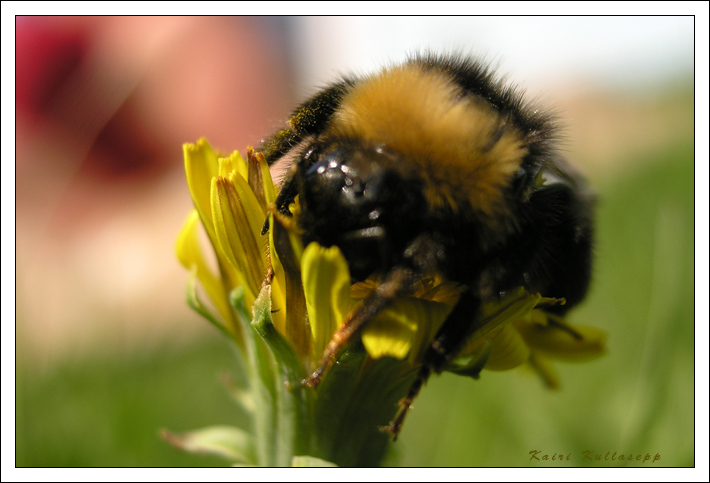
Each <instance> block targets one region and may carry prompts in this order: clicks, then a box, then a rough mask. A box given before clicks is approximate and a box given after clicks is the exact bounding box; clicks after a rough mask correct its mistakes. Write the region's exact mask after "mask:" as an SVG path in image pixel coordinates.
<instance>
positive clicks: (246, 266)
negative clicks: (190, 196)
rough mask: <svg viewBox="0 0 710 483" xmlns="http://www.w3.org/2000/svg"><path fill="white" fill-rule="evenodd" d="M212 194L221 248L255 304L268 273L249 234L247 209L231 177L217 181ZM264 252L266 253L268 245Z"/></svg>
mask: <svg viewBox="0 0 710 483" xmlns="http://www.w3.org/2000/svg"><path fill="white" fill-rule="evenodd" d="M211 191H212V196H211V199H212V216H213V218H214V230H215V233H216V238H217V242H218V245H217V247H218V248H219V249H220V252H221V254H223V256H224V257H225V258H226V259H227V260H228V261H229V263H230V264H231V265H232V266H233V267H234V268H235V269H236V271H237V274H238V276H239V278H240V280H241V281H242V283H243V284H244V285H245V289H246V290H247V293H248V297H247V303H248V304H251V303H252V302H253V301H254V298H255V297H256V295H257V294H258V293H259V290H260V288H261V282H262V280H263V277H264V273H265V268H264V263H263V262H262V260H261V254H260V247H259V245H258V243H257V241H256V240H255V239H254V235H253V234H252V233H250V232H249V229H248V224H247V223H246V221H245V218H246V215H245V213H244V208H243V206H242V204H241V203H240V200H239V198H238V197H237V196H236V194H235V189H234V185H233V184H232V182H231V181H229V180H228V179H227V178H222V177H219V178H213V179H212V183H211ZM261 249H262V250H265V246H262V247H261Z"/></svg>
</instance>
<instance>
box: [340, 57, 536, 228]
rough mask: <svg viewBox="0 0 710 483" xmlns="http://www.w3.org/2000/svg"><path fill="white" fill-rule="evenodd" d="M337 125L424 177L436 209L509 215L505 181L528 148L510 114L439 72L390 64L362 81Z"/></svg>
mask: <svg viewBox="0 0 710 483" xmlns="http://www.w3.org/2000/svg"><path fill="white" fill-rule="evenodd" d="M331 129H332V132H334V133H336V134H337V135H339V136H345V137H352V138H355V139H362V140H365V141H366V142H371V143H373V144H383V145H385V146H386V147H387V148H389V149H391V150H394V151H396V152H397V153H399V154H400V155H401V157H402V159H405V160H407V162H406V163H401V164H406V165H403V166H398V167H396V169H401V170H402V172H403V173H411V172H413V171H414V172H415V173H418V174H419V175H420V177H421V178H422V180H423V181H424V186H425V195H426V198H427V200H428V202H429V204H430V207H431V208H432V209H433V210H437V209H442V208H443V209H450V210H454V211H461V210H464V209H468V210H473V212H475V213H478V214H479V215H483V217H484V218H489V219H490V218H491V217H496V216H498V215H501V214H505V213H506V211H507V209H506V206H505V200H504V199H503V196H504V192H503V189H504V187H505V186H506V185H507V184H509V183H510V181H511V179H512V176H513V174H514V173H515V172H517V171H518V169H519V168H520V163H521V161H522V159H523V157H524V156H525V155H526V154H527V148H526V146H525V143H524V141H523V139H522V138H521V134H520V133H519V132H518V131H517V130H516V129H515V128H514V127H512V125H511V124H510V123H509V122H507V119H505V118H504V117H502V116H501V115H499V114H498V113H497V111H495V110H494V109H493V108H492V107H490V106H488V105H487V104H486V103H485V102H483V101H482V100H477V99H474V98H472V97H471V96H463V97H462V94H461V89H460V88H459V87H458V86H457V85H456V84H455V83H454V82H453V81H452V80H451V79H450V78H448V76H447V75H446V74H444V73H442V72H437V71H428V70H424V69H422V68H421V67H419V66H416V65H404V66H399V67H393V68H390V69H387V70H385V71H384V72H382V73H380V74H377V75H376V76H373V77H370V78H368V79H365V80H364V81H363V82H361V83H359V84H357V85H356V86H355V87H354V88H353V89H352V90H351V91H350V92H349V93H348V94H347V95H346V96H345V97H344V98H343V101H342V104H341V106H340V108H339V110H338V111H337V112H336V114H335V115H334V118H333V121H332V124H331Z"/></svg>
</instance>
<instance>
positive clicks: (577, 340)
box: [516, 323, 606, 361]
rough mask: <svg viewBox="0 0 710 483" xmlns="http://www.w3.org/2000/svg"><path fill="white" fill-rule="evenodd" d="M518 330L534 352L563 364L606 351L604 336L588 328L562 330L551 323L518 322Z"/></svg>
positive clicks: (600, 332)
mask: <svg viewBox="0 0 710 483" xmlns="http://www.w3.org/2000/svg"><path fill="white" fill-rule="evenodd" d="M516 325H517V328H518V331H519V332H520V334H521V335H522V337H523V339H525V342H526V343H527V344H528V345H529V346H530V348H531V349H533V350H534V351H535V352H536V353H539V354H542V355H544V356H547V357H551V358H555V359H562V360H566V361H585V360H589V359H593V358H595V357H598V356H600V355H602V354H604V352H605V351H606V347H605V343H606V334H605V333H604V332H603V331H601V330H599V329H595V328H592V327H576V326H575V327H574V330H573V331H570V330H566V329H564V328H561V327H559V326H557V325H555V324H548V325H547V326H543V325H540V324H536V323H518V324H516Z"/></svg>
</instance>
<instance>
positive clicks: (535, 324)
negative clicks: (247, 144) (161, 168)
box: [177, 139, 604, 380]
mask: <svg viewBox="0 0 710 483" xmlns="http://www.w3.org/2000/svg"><path fill="white" fill-rule="evenodd" d="M184 153H185V170H186V173H187V180H188V186H189V188H190V193H191V195H192V198H193V201H194V203H195V211H194V212H193V213H192V214H191V215H190V217H189V218H188V221H187V222H186V224H185V228H184V229H183V232H182V233H181V235H180V237H179V241H178V250H177V251H178V258H179V259H180V261H181V262H182V263H183V265H185V266H186V267H187V268H190V269H191V270H193V271H194V274H195V276H196V277H197V279H198V280H199V281H200V283H201V284H202V286H203V287H204V289H205V291H206V292H207V294H208V296H209V297H210V299H211V300H212V302H213V304H214V305H215V306H216V308H217V310H218V312H219V314H220V315H221V317H222V319H223V321H224V323H225V324H226V325H227V326H228V328H229V330H230V332H233V333H236V332H238V331H237V327H236V325H235V324H234V321H233V319H234V315H233V314H232V313H231V311H230V309H229V305H228V303H227V298H228V293H229V292H231V290H233V289H234V288H236V287H237V286H242V287H244V290H245V299H246V303H247V304H248V305H249V306H250V305H251V304H252V303H253V302H254V300H255V299H256V297H257V296H258V295H259V292H260V291H261V290H262V287H263V286H264V285H267V284H268V285H270V291H271V304H272V312H273V315H272V317H273V323H274V325H275V327H276V328H277V330H278V331H279V332H280V333H281V334H282V335H283V336H285V337H286V339H287V340H289V342H290V343H291V344H292V345H293V347H294V349H295V351H296V352H297V353H298V354H300V355H301V356H303V357H304V358H305V359H306V360H307V361H308V362H310V364H309V366H310V367H312V365H313V364H314V363H315V362H316V361H318V360H319V358H320V355H321V354H322V353H323V351H324V350H325V348H326V346H327V344H328V342H329V341H330V339H331V337H332V335H333V333H334V332H335V331H336V330H337V329H338V327H339V326H340V325H341V324H342V322H343V320H344V319H345V317H346V316H347V314H348V313H350V312H352V311H353V310H354V309H355V308H356V307H357V306H358V305H359V304H361V303H362V302H363V300H364V299H365V298H366V297H367V295H368V294H369V293H370V292H371V291H372V290H374V289H375V287H376V281H374V280H368V281H366V282H362V283H358V284H354V285H351V284H350V273H349V270H348V265H347V262H346V260H345V258H344V257H343V255H342V254H341V253H340V250H339V249H338V248H337V247H330V248H324V247H321V246H319V245H317V244H316V243H312V244H311V245H309V246H308V247H305V249H304V248H303V247H302V246H301V244H300V237H299V234H298V232H297V228H296V226H297V223H296V222H295V221H294V219H290V218H285V217H283V216H281V215H279V214H276V216H274V215H273V213H272V210H270V206H272V204H273V202H274V200H275V193H276V190H275V187H274V185H273V182H272V181H271V176H270V174H269V169H268V165H267V163H266V162H265V160H264V159H263V157H262V156H260V155H259V154H254V153H253V151H252V150H249V151H248V156H247V161H245V160H244V158H242V156H240V155H239V153H238V152H234V153H233V154H232V155H231V156H228V157H219V156H218V155H217V154H216V153H215V152H214V151H213V150H212V148H211V147H210V146H209V144H208V143H207V141H205V140H204V139H200V140H199V141H198V142H197V143H196V144H194V145H190V144H187V145H185V147H184ZM292 208H293V210H292V211H294V212H296V213H295V216H294V218H295V219H297V216H298V213H297V209H298V207H297V205H294V206H293V207H292ZM198 215H199V219H200V220H201V221H202V224H203V226H204V227H205V231H206V233H207V236H208V238H209V240H210V242H211V244H212V248H213V249H214V251H215V254H216V258H217V265H218V271H219V275H215V274H214V273H213V272H212V271H210V270H209V269H208V268H207V266H206V263H205V257H204V256H203V254H202V252H201V250H200V249H199V246H198V244H197V241H198V240H197V234H196V229H197V219H198ZM267 217H268V220H269V222H268V223H269V226H270V227H272V229H271V230H269V237H268V238H267V237H266V236H262V235H261V231H262V228H263V225H264V221H265V220H267ZM459 293H460V292H459V290H458V287H457V286H456V285H455V284H453V283H451V282H447V281H444V280H441V279H439V278H431V279H428V280H425V281H424V282H423V283H422V288H421V289H420V290H419V292H418V293H416V294H415V295H414V296H412V297H406V298H402V299H400V300H397V301H395V302H394V303H393V304H391V305H390V306H389V307H387V308H385V309H384V310H383V311H382V312H381V313H379V314H378V315H377V317H375V318H374V319H373V320H372V321H371V322H370V323H369V324H368V325H367V326H366V327H365V328H364V330H363V332H362V342H363V345H364V346H365V348H366V350H367V352H368V354H369V355H370V357H372V358H373V359H378V358H382V357H394V358H396V359H407V360H408V361H409V362H410V363H412V364H417V363H419V362H421V357H422V355H423V353H424V351H425V350H426V348H427V347H428V345H429V343H430V342H431V340H432V338H433V337H434V335H435V334H436V331H437V329H438V328H439V326H440V325H441V323H442V322H443V321H444V320H445V319H446V316H447V315H448V314H449V312H450V311H451V309H452V308H453V306H454V304H455V303H456V301H457V299H458V296H459ZM559 302H560V301H555V300H553V299H543V298H542V297H541V296H540V294H528V293H527V292H525V290H524V289H522V288H519V289H518V290H517V291H514V292H513V293H510V294H508V295H506V296H504V297H501V299H500V301H497V302H495V303H489V304H488V305H486V306H485V307H484V308H483V314H482V317H483V318H484V320H485V323H483V324H482V325H481V327H480V328H479V329H478V330H477V331H476V332H475V333H474V334H473V335H472V337H471V339H470V341H469V342H468V344H467V345H466V347H465V348H464V349H463V350H462V352H461V354H460V356H459V357H458V358H457V359H456V360H455V361H454V363H453V364H452V367H451V368H450V369H451V370H452V371H454V372H458V373H461V374H469V375H477V372H478V371H480V369H481V368H486V369H490V370H507V369H512V368H514V367H517V366H519V365H521V364H523V363H526V362H530V361H531V360H535V359H536V358H537V359H539V358H540V357H550V358H556V359H563V360H580V359H586V358H590V357H594V356H597V355H599V354H601V353H602V352H603V350H604V335H603V334H602V333H601V332H599V331H597V330H595V329H591V328H577V329H573V328H572V327H571V326H569V325H568V324H567V323H566V322H565V321H564V320H563V319H561V318H559V317H554V316H552V315H548V314H547V313H545V312H543V311H542V310H539V309H536V306H538V304H542V305H549V304H551V303H559ZM537 365H538V366H539V364H537ZM472 371H473V372H472ZM546 379H547V380H552V376H551V375H549V374H548V375H547V376H546Z"/></svg>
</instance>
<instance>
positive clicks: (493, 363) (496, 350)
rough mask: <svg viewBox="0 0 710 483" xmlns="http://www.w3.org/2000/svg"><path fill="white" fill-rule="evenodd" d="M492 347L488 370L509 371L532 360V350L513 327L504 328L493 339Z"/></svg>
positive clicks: (487, 364)
mask: <svg viewBox="0 0 710 483" xmlns="http://www.w3.org/2000/svg"><path fill="white" fill-rule="evenodd" d="M491 342H492V347H491V354H490V356H489V357H488V362H487V363H486V365H485V368H486V369H490V370H492V371H507V370H508V369H513V368H514V367H518V366H519V365H520V364H522V363H523V362H525V361H527V360H528V359H529V358H530V349H529V348H528V346H527V344H525V341H524V340H523V337H522V336H521V335H520V332H518V331H517V330H515V328H514V327H513V326H512V325H506V326H504V327H503V328H502V329H501V330H500V331H498V332H497V333H496V335H495V336H494V337H492V338H491Z"/></svg>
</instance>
